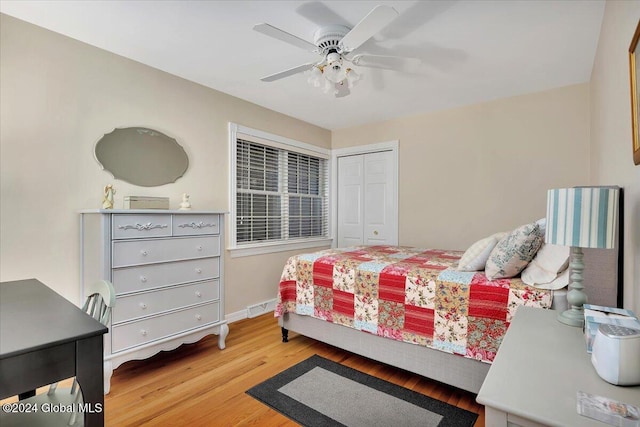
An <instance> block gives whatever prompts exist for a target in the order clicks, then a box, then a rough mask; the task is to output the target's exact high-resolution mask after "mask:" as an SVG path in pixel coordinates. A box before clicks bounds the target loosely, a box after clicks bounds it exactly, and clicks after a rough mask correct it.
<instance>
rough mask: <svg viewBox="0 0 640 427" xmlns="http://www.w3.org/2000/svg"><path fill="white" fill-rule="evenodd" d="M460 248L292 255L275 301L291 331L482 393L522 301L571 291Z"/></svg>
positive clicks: (548, 302) (543, 300)
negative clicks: (532, 282) (467, 257)
mask: <svg viewBox="0 0 640 427" xmlns="http://www.w3.org/2000/svg"><path fill="white" fill-rule="evenodd" d="M461 256H463V252H462V251H447V250H434V249H423V248H412V247H403V246H359V247H352V248H337V249H336V248H334V249H327V250H323V251H319V252H314V253H307V254H300V255H296V256H293V257H291V258H289V260H288V261H287V263H286V265H285V267H284V269H283V273H282V278H281V281H280V284H279V292H278V297H277V303H276V310H275V316H276V317H278V318H279V324H280V326H281V327H282V331H283V341H285V342H286V341H287V339H288V331H294V332H296V333H299V334H302V335H305V336H308V337H311V338H314V339H316V340H319V341H322V342H325V343H327V344H331V345H334V346H336V347H339V348H343V349H345V350H348V351H351V352H353V353H356V354H360V355H362V356H365V357H369V358H371V359H374V360H377V361H380V362H383V363H387V364H390V365H392V366H396V367H399V368H402V369H405V370H408V371H410V372H415V373H417V374H420V375H423V376H425V377H429V378H432V379H435V380H438V381H441V382H444V383H446V384H450V385H453V386H455V387H458V388H461V389H464V390H468V391H471V392H474V393H477V392H478V391H479V389H480V386H481V385H482V382H483V381H484V378H485V376H486V374H487V372H488V370H489V367H490V364H491V362H492V361H493V358H494V357H495V355H496V352H497V350H498V347H499V345H500V342H501V340H502V337H503V335H504V333H505V332H506V330H507V328H508V326H509V323H510V321H511V319H512V318H513V316H514V314H515V312H516V310H517V308H518V307H519V306H522V305H526V306H531V307H537V308H540V309H550V308H553V307H552V306H553V300H554V292H555V293H556V295H555V299H556V302H562V301H563V300H564V298H563V297H561V298H559V297H558V294H561V295H564V293H565V291H564V290H561V291H552V290H547V289H539V288H536V287H532V286H529V285H526V284H525V283H523V282H522V280H521V279H520V278H519V277H512V278H503V279H494V280H489V279H488V278H487V276H486V275H485V272H484V271H458V270H457V269H456V268H455V267H456V266H457V265H458V263H459V261H460V258H461ZM561 308H562V304H561Z"/></svg>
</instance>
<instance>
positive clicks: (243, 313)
mask: <svg viewBox="0 0 640 427" xmlns="http://www.w3.org/2000/svg"><path fill="white" fill-rule="evenodd" d="M224 318H225V320H226V321H227V323H233V322H237V321H238V320H244V319H246V318H247V310H240V311H236V312H235V313H231V314H227V315H225V316H224Z"/></svg>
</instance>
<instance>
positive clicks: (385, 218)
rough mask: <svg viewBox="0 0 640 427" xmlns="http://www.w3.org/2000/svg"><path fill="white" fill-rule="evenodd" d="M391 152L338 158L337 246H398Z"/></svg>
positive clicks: (392, 156) (393, 170)
mask: <svg viewBox="0 0 640 427" xmlns="http://www.w3.org/2000/svg"><path fill="white" fill-rule="evenodd" d="M396 175H397V171H396V170H395V162H394V155H393V153H392V152H391V151H381V152H377V153H367V154H358V155H354V156H347V157H339V158H338V246H339V247H344V246H353V245H362V244H365V245H383V244H386V245H397V244H398V227H397V224H398V220H397V211H398V210H397V195H396V194H395V193H396V188H397V186H396V179H397V178H396Z"/></svg>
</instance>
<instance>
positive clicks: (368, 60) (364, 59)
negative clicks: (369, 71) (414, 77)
mask: <svg viewBox="0 0 640 427" xmlns="http://www.w3.org/2000/svg"><path fill="white" fill-rule="evenodd" d="M351 62H352V63H353V65H357V66H360V67H371V68H383V69H388V70H396V71H405V72H411V71H415V70H416V69H417V68H418V67H419V66H420V64H422V61H421V60H420V59H418V58H408V57H404V56H389V55H369V54H360V55H356V56H354V57H353V58H351Z"/></svg>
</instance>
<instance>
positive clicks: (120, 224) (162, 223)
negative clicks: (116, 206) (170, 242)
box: [112, 214, 171, 239]
mask: <svg viewBox="0 0 640 427" xmlns="http://www.w3.org/2000/svg"><path fill="white" fill-rule="evenodd" d="M112 218H113V229H112V230H113V231H112V233H113V238H114V239H140V238H144V237H168V236H171V215H169V214H160V215H159V214H149V215H128V214H120V215H113V217H112Z"/></svg>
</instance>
